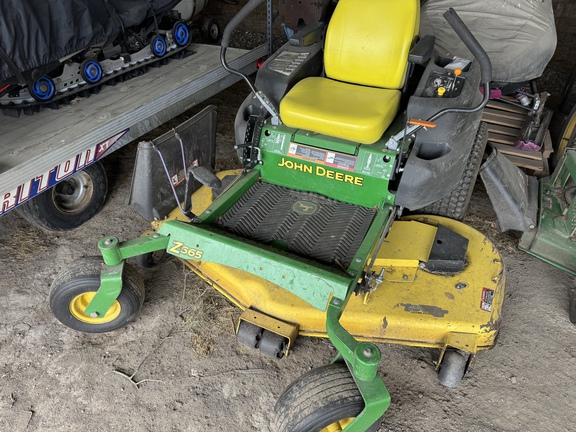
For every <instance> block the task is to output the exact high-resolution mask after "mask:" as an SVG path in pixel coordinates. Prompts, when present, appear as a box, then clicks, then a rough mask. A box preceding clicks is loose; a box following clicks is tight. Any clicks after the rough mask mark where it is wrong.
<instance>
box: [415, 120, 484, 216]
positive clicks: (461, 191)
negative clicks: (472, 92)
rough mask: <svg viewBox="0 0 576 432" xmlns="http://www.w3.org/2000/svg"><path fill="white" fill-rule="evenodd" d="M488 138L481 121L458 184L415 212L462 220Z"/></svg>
mask: <svg viewBox="0 0 576 432" xmlns="http://www.w3.org/2000/svg"><path fill="white" fill-rule="evenodd" d="M487 140H488V127H487V126H486V123H484V122H481V123H480V126H479V127H478V131H477V132H476V137H475V138H474V143H473V144H472V148H471V150H470V154H469V156H468V160H467V161H466V166H465V167H464V173H463V174H462V177H461V178H460V181H459V182H458V185H457V186H456V188H454V190H453V191H452V192H450V193H449V194H448V195H446V196H445V197H443V198H441V199H439V200H438V201H436V202H434V203H432V204H430V205H427V206H426V207H422V208H421V209H418V210H417V211H415V213H423V214H431V215H438V216H444V217H448V218H451V219H455V220H459V221H461V220H463V219H464V216H465V215H466V211H467V210H468V205H469V204H470V198H471V197H472V191H473V190H474V184H475V183H476V178H477V177H478V171H479V170H480V165H481V164H482V156H483V155H484V149H485V148H486V143H487Z"/></svg>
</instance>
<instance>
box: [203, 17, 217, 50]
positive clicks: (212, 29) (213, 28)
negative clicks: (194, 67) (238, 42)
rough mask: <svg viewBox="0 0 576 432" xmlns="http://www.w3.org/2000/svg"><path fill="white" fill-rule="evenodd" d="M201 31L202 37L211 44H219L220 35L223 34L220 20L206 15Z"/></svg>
mask: <svg viewBox="0 0 576 432" xmlns="http://www.w3.org/2000/svg"><path fill="white" fill-rule="evenodd" d="M200 33H201V34H202V37H203V38H204V39H206V41H207V42H208V43H211V44H217V43H218V42H220V37H221V36H222V33H221V31H220V26H219V25H218V22H216V20H215V19H214V18H210V17H206V18H204V20H203V21H202V27H200Z"/></svg>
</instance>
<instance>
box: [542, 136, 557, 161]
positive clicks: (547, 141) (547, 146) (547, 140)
mask: <svg viewBox="0 0 576 432" xmlns="http://www.w3.org/2000/svg"><path fill="white" fill-rule="evenodd" d="M542 150H543V151H542V155H543V156H544V157H545V158H546V159H548V158H549V157H550V155H551V154H552V153H554V146H553V145H552V137H551V136H550V131H546V135H544V146H543V147H542Z"/></svg>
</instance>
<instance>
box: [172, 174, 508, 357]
mask: <svg viewBox="0 0 576 432" xmlns="http://www.w3.org/2000/svg"><path fill="white" fill-rule="evenodd" d="M225 174H226V173H221V174H219V176H224V175H225ZM192 201H193V203H194V212H195V213H196V214H198V213H199V212H201V211H202V210H203V209H204V208H206V207H207V206H208V205H209V204H210V202H211V201H212V194H211V190H209V189H207V188H201V189H200V190H199V191H197V192H196V193H195V194H194V196H193V200H192ZM170 218H171V219H174V218H178V219H185V218H184V217H183V216H182V215H181V214H180V213H179V212H177V211H175V212H173V213H172V214H171V215H170ZM439 223H440V224H442V225H444V226H445V227H447V228H449V229H451V230H453V231H455V232H457V233H458V234H460V235H462V236H464V237H466V238H468V240H469V245H468V252H467V257H466V260H467V263H466V267H465V269H464V270H463V271H462V272H460V273H457V274H431V273H429V272H427V271H425V270H423V269H422V268H421V263H423V262H425V261H426V260H427V258H428V254H429V252H430V249H431V247H432V243H433V241H434V238H435V234H436V225H438V224H439ZM185 263H186V265H187V266H188V267H190V268H191V269H192V270H193V271H194V272H196V273H197V274H198V275H199V276H200V277H202V278H203V279H204V280H206V281H207V282H208V283H209V284H211V285H212V286H214V287H215V288H216V289H217V290H218V291H220V292H221V293H222V294H223V295H225V296H226V297H227V298H228V299H229V300H230V301H232V302H233V303H234V304H236V305H237V306H238V307H239V308H241V309H242V310H244V313H243V314H242V317H241V320H245V321H249V322H253V323H255V324H258V325H259V326H261V327H263V328H265V329H268V330H271V331H273V332H276V333H278V334H282V335H284V336H285V337H286V338H287V339H288V340H289V346H290V345H292V343H293V342H294V339H295V337H296V334H300V335H304V336H318V337H327V334H326V326H325V321H326V315H325V312H324V311H320V310H317V309H315V308H313V307H311V306H310V305H309V304H308V303H306V302H305V301H303V300H301V299H300V298H298V297H296V296H295V295H293V294H291V293H289V292H288V291H286V290H284V289H282V288H280V287H278V286H277V285H274V284H272V283H270V282H267V281H266V280H264V279H261V278H259V277H257V276H254V275H251V274H249V273H245V272H243V271H240V270H236V269H233V268H230V267H226V266H222V265H218V264H212V263H204V262H198V261H185ZM382 267H384V268H385V272H384V282H383V283H382V284H381V285H380V286H379V287H378V289H377V290H376V291H374V292H372V293H370V294H368V295H358V296H353V297H352V298H351V299H350V301H349V302H348V304H347V306H346V308H345V310H344V313H343V315H342V318H341V319H340V323H341V324H342V326H343V327H344V328H345V329H346V330H348V331H349V332H350V333H351V334H352V335H353V336H354V337H355V338H357V339H358V340H362V341H372V342H387V343H399V344H403V345H412V346H422V347H430V348H443V349H445V348H447V347H453V348H457V349H461V350H463V351H466V352H469V353H472V354H474V353H476V351H478V350H482V349H488V348H490V347H491V346H492V345H494V343H495V339H496V335H497V333H498V327H499V318H500V312H501V307H502V301H503V298H504V286H505V272H504V267H503V264H502V260H501V257H500V255H499V253H498V252H497V250H496V249H495V247H494V246H493V244H492V243H491V242H490V241H489V240H488V239H487V238H486V237H484V236H483V235H482V234H481V233H479V232H478V231H476V230H474V229H473V228H470V227H468V226H466V225H464V224H462V223H460V222H457V221H454V220H452V219H447V218H443V217H439V216H412V217H408V218H404V219H403V220H399V221H396V222H394V223H393V224H392V227H391V230H390V233H389V234H388V236H387V238H386V240H385V242H384V244H383V246H382V248H381V250H380V253H379V254H378V257H377V259H376V262H375V265H374V270H376V273H379V272H380V269H381V268H382Z"/></svg>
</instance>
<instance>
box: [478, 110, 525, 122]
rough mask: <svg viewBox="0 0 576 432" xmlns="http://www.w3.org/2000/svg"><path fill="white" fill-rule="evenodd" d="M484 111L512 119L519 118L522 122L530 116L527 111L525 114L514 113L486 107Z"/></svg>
mask: <svg viewBox="0 0 576 432" xmlns="http://www.w3.org/2000/svg"><path fill="white" fill-rule="evenodd" d="M484 113H485V114H490V115H492V116H498V117H502V118H507V119H512V120H518V121H521V122H524V121H525V120H526V117H528V116H527V115H526V113H524V114H519V113H512V112H508V111H502V110H497V109H493V108H484Z"/></svg>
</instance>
